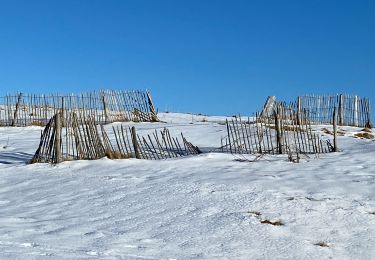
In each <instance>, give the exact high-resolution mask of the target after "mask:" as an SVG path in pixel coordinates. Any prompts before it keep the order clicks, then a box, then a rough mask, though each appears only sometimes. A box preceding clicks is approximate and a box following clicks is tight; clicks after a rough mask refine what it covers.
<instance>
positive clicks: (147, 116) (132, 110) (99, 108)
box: [0, 90, 158, 126]
mask: <svg viewBox="0 0 375 260" xmlns="http://www.w3.org/2000/svg"><path fill="white" fill-rule="evenodd" d="M58 112H62V113H65V114H68V113H71V112H74V113H76V114H77V115H79V116H81V117H83V116H86V117H92V118H94V120H95V122H98V123H100V124H106V123H112V122H127V121H133V122H155V121H158V118H157V114H156V112H155V108H154V105H153V102H152V99H151V95H150V93H149V92H148V91H114V90H103V91H98V92H89V93H83V94H79V95H75V94H72V95H59V94H57V95H32V94H22V93H19V94H17V95H7V96H5V97H0V126H30V125H38V126H45V125H46V124H47V123H48V121H49V119H50V118H51V117H52V116H53V115H55V114H56V113H58Z"/></svg>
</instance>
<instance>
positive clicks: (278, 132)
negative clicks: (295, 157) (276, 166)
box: [274, 108, 283, 154]
mask: <svg viewBox="0 0 375 260" xmlns="http://www.w3.org/2000/svg"><path fill="white" fill-rule="evenodd" d="M279 111H280V110H279V108H277V109H276V110H275V112H274V116H275V129H276V139H277V140H276V141H277V152H278V154H282V153H283V147H282V136H281V122H280V118H279V114H278V113H279Z"/></svg>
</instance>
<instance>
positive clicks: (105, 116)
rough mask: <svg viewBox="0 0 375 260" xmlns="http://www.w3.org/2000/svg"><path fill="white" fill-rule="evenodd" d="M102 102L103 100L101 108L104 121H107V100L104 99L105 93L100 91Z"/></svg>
mask: <svg viewBox="0 0 375 260" xmlns="http://www.w3.org/2000/svg"><path fill="white" fill-rule="evenodd" d="M102 102H103V110H104V118H105V123H106V124H107V123H108V107H107V102H106V100H105V93H104V92H103V93H102Z"/></svg>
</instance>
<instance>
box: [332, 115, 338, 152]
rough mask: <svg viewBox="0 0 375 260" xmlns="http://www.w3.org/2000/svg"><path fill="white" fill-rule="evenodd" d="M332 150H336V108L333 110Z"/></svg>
mask: <svg viewBox="0 0 375 260" xmlns="http://www.w3.org/2000/svg"><path fill="white" fill-rule="evenodd" d="M333 151H334V152H337V151H338V147H337V109H336V108H335V109H334V110H333Z"/></svg>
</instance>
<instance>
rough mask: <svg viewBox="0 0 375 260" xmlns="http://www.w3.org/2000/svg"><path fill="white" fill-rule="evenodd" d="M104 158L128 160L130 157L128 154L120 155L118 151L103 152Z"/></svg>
mask: <svg viewBox="0 0 375 260" xmlns="http://www.w3.org/2000/svg"><path fill="white" fill-rule="evenodd" d="M105 156H106V157H108V158H109V159H112V160H113V159H129V158H131V155H129V154H122V153H120V152H118V151H115V152H113V151H108V150H107V151H105Z"/></svg>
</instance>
